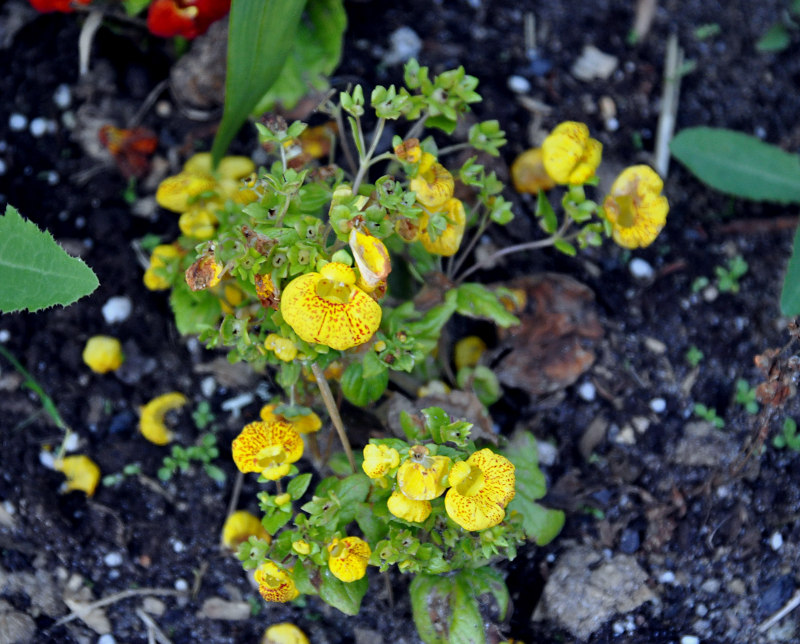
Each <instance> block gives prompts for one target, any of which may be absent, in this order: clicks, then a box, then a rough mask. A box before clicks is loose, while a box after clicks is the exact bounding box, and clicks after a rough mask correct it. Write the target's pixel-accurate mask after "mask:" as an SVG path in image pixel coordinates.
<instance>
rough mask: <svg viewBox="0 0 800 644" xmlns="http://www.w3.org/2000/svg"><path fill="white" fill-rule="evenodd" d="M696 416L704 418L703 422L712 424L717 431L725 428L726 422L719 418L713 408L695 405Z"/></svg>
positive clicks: (701, 404) (699, 404) (700, 404)
mask: <svg viewBox="0 0 800 644" xmlns="http://www.w3.org/2000/svg"><path fill="white" fill-rule="evenodd" d="M694 415H695V416H697V417H698V418H702V419H703V420H705V421H707V422H709V423H711V424H712V425H714V427H716V428H717V429H722V428H723V427H725V421H724V420H723V419H722V418H720V417H719V416H717V410H716V409H714V408H713V407H708V406H706V405H704V404H703V403H695V405H694Z"/></svg>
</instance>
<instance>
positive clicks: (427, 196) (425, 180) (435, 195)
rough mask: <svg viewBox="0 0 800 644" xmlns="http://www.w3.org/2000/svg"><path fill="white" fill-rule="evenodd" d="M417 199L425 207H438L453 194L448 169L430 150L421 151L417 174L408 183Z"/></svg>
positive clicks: (453, 186)
mask: <svg viewBox="0 0 800 644" xmlns="http://www.w3.org/2000/svg"><path fill="white" fill-rule="evenodd" d="M408 187H409V189H410V190H413V191H414V192H415V193H416V195H417V201H418V202H419V203H421V204H422V205H423V206H425V207H427V208H438V207H439V206H442V205H444V203H445V202H446V201H447V200H448V199H450V198H451V197H452V196H453V190H454V189H455V181H454V180H453V175H452V174H450V171H449V170H448V169H447V168H445V167H444V166H443V165H442V164H441V163H439V162H438V161H437V160H436V157H435V156H433V155H432V154H431V153H430V152H423V153H422V158H421V159H420V162H419V166H418V167H417V174H416V176H415V177H413V178H412V179H411V181H410V182H409V185H408Z"/></svg>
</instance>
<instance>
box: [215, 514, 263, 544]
mask: <svg viewBox="0 0 800 644" xmlns="http://www.w3.org/2000/svg"><path fill="white" fill-rule="evenodd" d="M250 537H258V538H259V539H263V540H264V541H266V542H267V543H269V542H270V541H272V537H270V536H269V533H268V532H267V531H266V530H265V529H264V526H263V525H262V524H261V521H260V520H259V518H258V517H257V516H255V515H254V514H251V513H250V512H248V511H247V510H237V511H236V512H234V513H233V514H231V515H230V516H229V517H228V518H227V519H226V520H225V525H223V526H222V545H223V546H224V547H226V548H228V549H229V550H236V549H237V548H238V547H239V544H242V543H244V542H245V541H247V540H248V539H249V538H250Z"/></svg>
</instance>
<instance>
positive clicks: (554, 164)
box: [542, 121, 603, 185]
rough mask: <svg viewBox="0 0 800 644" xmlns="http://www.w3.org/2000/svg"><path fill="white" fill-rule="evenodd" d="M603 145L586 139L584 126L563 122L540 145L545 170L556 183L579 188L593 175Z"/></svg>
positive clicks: (572, 122) (586, 130) (587, 132)
mask: <svg viewBox="0 0 800 644" xmlns="http://www.w3.org/2000/svg"><path fill="white" fill-rule="evenodd" d="M602 152H603V145H602V143H600V142H599V141H597V140H596V139H592V138H590V137H589V128H588V127H586V125H585V124H584V123H578V122H577V121H565V122H564V123H561V124H559V125H558V126H557V127H556V128H555V129H554V130H553V131H552V132H551V133H550V135H549V136H548V137H547V138H546V139H545V140H544V143H542V161H543V163H544V167H545V170H547V174H549V175H550V176H551V177H552V178H553V180H554V181H555V182H556V183H560V184H573V185H580V184H583V183H586V181H588V180H589V179H591V178H592V177H593V176H594V173H595V171H596V170H597V166H598V165H600V158H601V156H602Z"/></svg>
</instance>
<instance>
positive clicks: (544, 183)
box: [511, 148, 556, 195]
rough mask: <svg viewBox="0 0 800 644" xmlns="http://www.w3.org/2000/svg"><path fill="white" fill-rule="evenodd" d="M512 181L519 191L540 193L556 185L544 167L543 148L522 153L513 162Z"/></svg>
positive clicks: (515, 188)
mask: <svg viewBox="0 0 800 644" xmlns="http://www.w3.org/2000/svg"><path fill="white" fill-rule="evenodd" d="M511 181H512V182H513V184H514V190H516V191H517V192H528V193H531V194H534V195H535V194H538V193H539V191H540V190H550V188H552V187H553V186H555V185H556V182H555V181H553V178H552V177H551V176H550V175H549V174H547V170H545V169H544V160H543V158H542V148H531V149H530V150H525V152H523V153H522V154H520V155H519V156H518V157H517V158H516V159H514V163H512V164H511Z"/></svg>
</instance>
